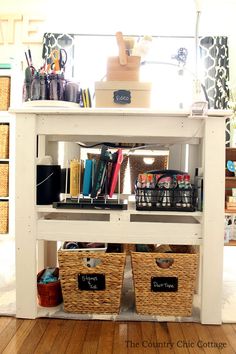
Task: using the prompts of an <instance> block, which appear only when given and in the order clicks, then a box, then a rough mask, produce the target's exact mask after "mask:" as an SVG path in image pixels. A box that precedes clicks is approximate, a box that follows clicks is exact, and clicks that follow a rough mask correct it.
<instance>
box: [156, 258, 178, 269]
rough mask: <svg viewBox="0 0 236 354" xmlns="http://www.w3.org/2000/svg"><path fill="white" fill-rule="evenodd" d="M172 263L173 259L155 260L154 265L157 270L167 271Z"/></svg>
mask: <svg viewBox="0 0 236 354" xmlns="http://www.w3.org/2000/svg"><path fill="white" fill-rule="evenodd" d="M173 263H174V258H169V257H168V258H156V264H157V266H158V267H159V268H162V269H168V268H170V267H171V266H172V264H173Z"/></svg>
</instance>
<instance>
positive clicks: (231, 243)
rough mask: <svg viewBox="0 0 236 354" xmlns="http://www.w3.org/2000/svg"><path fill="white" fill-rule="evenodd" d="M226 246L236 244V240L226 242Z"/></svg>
mask: <svg viewBox="0 0 236 354" xmlns="http://www.w3.org/2000/svg"><path fill="white" fill-rule="evenodd" d="M224 245H225V246H236V240H230V241H229V242H227V243H225V244H224Z"/></svg>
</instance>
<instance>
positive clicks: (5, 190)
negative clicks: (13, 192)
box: [0, 163, 9, 198]
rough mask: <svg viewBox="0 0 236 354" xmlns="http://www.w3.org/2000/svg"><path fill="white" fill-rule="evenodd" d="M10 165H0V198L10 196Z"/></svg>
mask: <svg viewBox="0 0 236 354" xmlns="http://www.w3.org/2000/svg"><path fill="white" fill-rule="evenodd" d="M8 181H9V164H8V163H0V198H1V197H8V194H9V183H8Z"/></svg>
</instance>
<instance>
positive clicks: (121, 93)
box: [113, 90, 131, 104]
mask: <svg viewBox="0 0 236 354" xmlns="http://www.w3.org/2000/svg"><path fill="white" fill-rule="evenodd" d="M113 102H114V103H117V104H129V103H131V93H130V91H128V90H117V91H114V92H113Z"/></svg>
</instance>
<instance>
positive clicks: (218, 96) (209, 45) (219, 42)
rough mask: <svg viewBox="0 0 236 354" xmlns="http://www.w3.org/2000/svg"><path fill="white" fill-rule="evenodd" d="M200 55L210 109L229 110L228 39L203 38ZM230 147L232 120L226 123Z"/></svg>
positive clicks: (227, 142)
mask: <svg viewBox="0 0 236 354" xmlns="http://www.w3.org/2000/svg"><path fill="white" fill-rule="evenodd" d="M200 53H201V59H202V62H203V68H204V69H203V70H204V79H205V82H204V85H205V89H206V92H207V95H208V99H209V108H214V109H227V108H228V102H229V87H228V82H229V48H228V38H227V37H203V38H202V39H201V41H200ZM229 145H230V119H227V121H226V146H229Z"/></svg>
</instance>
